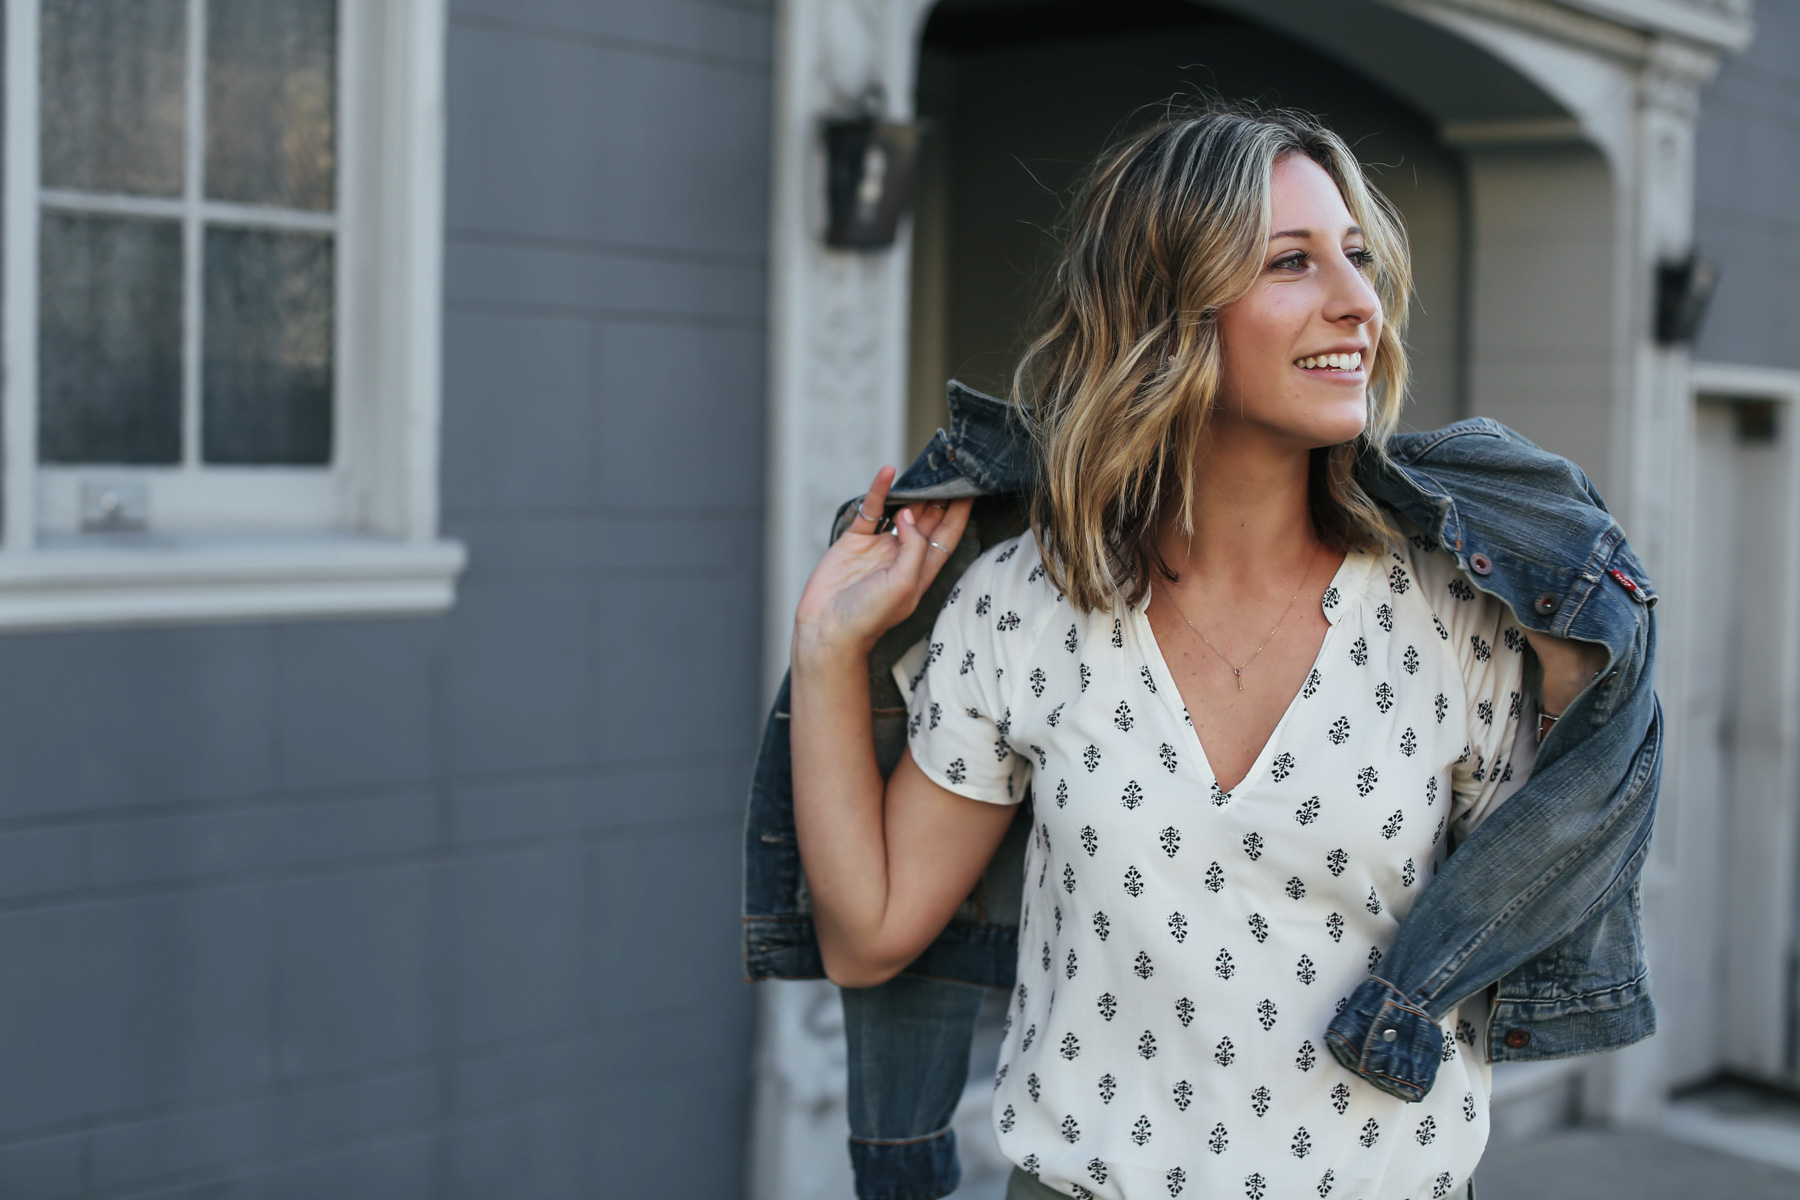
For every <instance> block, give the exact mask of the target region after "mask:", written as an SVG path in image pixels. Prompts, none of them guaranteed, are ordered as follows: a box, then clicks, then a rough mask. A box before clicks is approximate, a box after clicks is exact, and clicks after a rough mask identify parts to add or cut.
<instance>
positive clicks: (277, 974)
mask: <svg viewBox="0 0 1800 1200" xmlns="http://www.w3.org/2000/svg"><path fill="white" fill-rule="evenodd" d="M770 37H771V18H770V12H769V4H768V3H767V2H766V0H613V2H610V3H577V2H575V0H454V3H453V4H452V24H451V29H450V37H449V48H448V54H449V60H448V61H449V101H450V113H449V167H448V197H447V201H448V203H447V209H448V217H447V223H448V235H447V264H446V265H447V271H446V293H447V294H446V301H445V335H446V336H445V385H444V434H443V436H444V443H443V451H444V467H443V485H444V517H445V525H446V527H447V529H448V532H449V533H450V534H451V535H452V536H456V537H460V538H463V539H465V540H466V541H467V543H468V545H469V549H470V552H471V563H472V565H471V567H470V570H469V572H468V575H467V576H466V578H465V580H464V583H463V587H462V592H461V597H460V599H459V601H458V603H457V606H456V608H455V610H454V611H453V612H452V613H450V614H449V615H448V616H447V617H445V618H443V619H437V620H408V621H369V622H345V623H330V624H286V625H261V626H236V627H223V628H200V629H182V630H162V631H124V632H113V633H100V634H94V633H87V634H67V635H38V636H9V637H4V638H0V680H4V681H6V686H4V687H0V763H4V764H5V771H4V775H3V776H0V778H4V781H5V787H4V789H3V790H0V1081H3V1083H0V1197H4V1198H6V1200H49V1198H52V1197H69V1196H84V1197H108V1198H118V1200H123V1198H125V1197H140V1196H142V1197H148V1196H152V1195H154V1196H156V1197H159V1198H174V1197H200V1196H205V1197H208V1198H209V1200H225V1198H231V1200H237V1198H240V1197H241V1198H249V1197H276V1196H280V1197H293V1198H295V1200H311V1198H314V1197H332V1198H334V1200H338V1198H352V1197H365V1196H366V1197H371V1198H374V1197H380V1198H381V1200H396V1198H402V1197H405V1198H410V1197H427V1196H430V1197H469V1198H480V1200H491V1198H498V1197H515V1196H516V1197H532V1198H533V1200H545V1198H550V1197H559V1196H576V1195H593V1194H597V1193H598V1192H599V1191H600V1189H601V1186H602V1181H604V1190H605V1191H606V1192H607V1193H608V1194H617V1195H625V1196H655V1197H707V1198H708V1200H711V1198H714V1197H727V1198H728V1197H731V1196H735V1195H737V1194H739V1191H740V1175H741V1163H742V1155H743V1138H744V1118H745V1113H746V1105H747V1067H748V1060H749V1041H750V1016H751V1008H752V1006H751V993H750V991H749V989H747V988H746V987H745V986H744V985H743V984H742V982H741V981H740V972H739V969H738V953H737V943H736V935H737V924H738V923H737V891H738V878H739V872H738V837H739V829H740V823H741V811H742V809H741V805H742V797H743V794H744V788H745V784H746V780H747V774H748V767H749V762H750V759H751V756H752V754H753V751H754V740H755V737H756V734H757V721H758V713H757V708H758V704H759V701H760V696H759V691H760V685H759V677H760V673H759V664H758V662H757V661H756V655H757V649H756V648H757V645H758V630H759V628H760V626H759V616H760V614H759V612H758V597H759V592H760V582H759V570H760V566H759V561H760V548H761V532H760V523H761V487H762V482H761V463H762V451H761V441H762V424H763V418H762V413H763V343H764V329H763V323H764V316H763V306H764V287H765V261H764V254H765V240H766V239H765V227H766V196H767V182H768V181H767V147H768V136H767V134H768V131H767V121H768V112H769V51H770Z"/></svg>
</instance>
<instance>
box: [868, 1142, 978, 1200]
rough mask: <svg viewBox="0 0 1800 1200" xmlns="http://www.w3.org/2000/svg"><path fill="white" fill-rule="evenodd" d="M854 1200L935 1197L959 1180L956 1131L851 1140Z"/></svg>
mask: <svg viewBox="0 0 1800 1200" xmlns="http://www.w3.org/2000/svg"><path fill="white" fill-rule="evenodd" d="M850 1166H851V1168H852V1169H853V1170H854V1171H855V1174H856V1197H857V1200H938V1197H940V1196H948V1195H949V1194H950V1193H951V1192H954V1191H955V1190H956V1188H957V1185H958V1184H960V1183H961V1182H962V1164H961V1163H960V1162H959V1161H957V1157H956V1131H955V1130H953V1129H947V1128H946V1129H940V1130H938V1131H937V1132H936V1133H932V1134H927V1135H926V1136H924V1137H921V1138H900V1139H891V1140H890V1139H882V1138H856V1137H853V1138H851V1139H850Z"/></svg>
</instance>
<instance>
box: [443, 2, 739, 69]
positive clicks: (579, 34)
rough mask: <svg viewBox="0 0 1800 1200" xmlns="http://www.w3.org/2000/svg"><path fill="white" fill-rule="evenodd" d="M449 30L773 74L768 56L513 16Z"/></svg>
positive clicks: (461, 21)
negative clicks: (697, 47)
mask: <svg viewBox="0 0 1800 1200" xmlns="http://www.w3.org/2000/svg"><path fill="white" fill-rule="evenodd" d="M450 27H451V28H452V29H479V30H482V31H483V32H487V33H509V34H514V35H517V36H521V37H529V38H537V39H541V40H543V41H547V42H551V43H552V44H555V45H565V44H567V43H571V42H573V43H575V44H577V45H582V46H589V47H592V48H594V49H596V50H613V51H620V52H623V53H626V54H641V55H643V56H645V57H646V58H662V59H668V60H669V61H671V62H684V63H691V64H693V65H695V66H701V67H713V68H715V69H717V70H721V71H731V72H733V73H735V74H740V75H751V76H754V77H755V78H758V79H767V78H769V77H770V75H771V74H772V73H773V67H772V66H771V63H770V60H769V59H768V58H767V57H763V58H749V57H744V56H741V55H734V54H717V53H714V52H712V51H707V50H691V49H689V48H687V47H686V46H676V45H672V44H670V43H667V42H656V41H651V40H650V39H648V38H636V37H629V36H626V35H623V34H617V33H590V32H588V31H586V30H581V29H574V28H571V27H569V26H567V25H555V24H551V23H548V22H544V21H521V20H518V19H517V18H514V17H487V16H476V15H474V14H469V13H458V14H456V15H453V16H452V17H451V18H450Z"/></svg>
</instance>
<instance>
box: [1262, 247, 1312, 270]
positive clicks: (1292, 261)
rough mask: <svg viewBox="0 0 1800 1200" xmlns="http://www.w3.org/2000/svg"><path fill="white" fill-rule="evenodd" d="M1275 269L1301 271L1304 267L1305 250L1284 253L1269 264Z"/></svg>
mask: <svg viewBox="0 0 1800 1200" xmlns="http://www.w3.org/2000/svg"><path fill="white" fill-rule="evenodd" d="M1269 266H1270V267H1272V268H1274V269H1275V270H1277V271H1302V270H1305V269H1306V252H1305V251H1304V250H1296V251H1294V252H1293V253H1292V254H1284V255H1282V256H1281V257H1280V258H1278V259H1276V260H1275V261H1274V262H1272V263H1270V264H1269Z"/></svg>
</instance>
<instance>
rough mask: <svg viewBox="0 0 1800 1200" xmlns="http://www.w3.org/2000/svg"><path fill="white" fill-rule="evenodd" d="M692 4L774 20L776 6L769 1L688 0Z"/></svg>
mask: <svg viewBox="0 0 1800 1200" xmlns="http://www.w3.org/2000/svg"><path fill="white" fill-rule="evenodd" d="M688 3H690V4H700V5H704V6H705V7H707V8H723V9H725V10H727V11H728V12H741V13H751V14H754V15H758V16H765V17H769V18H770V19H773V18H774V15H775V13H774V6H773V5H772V4H770V3H768V0H688Z"/></svg>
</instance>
